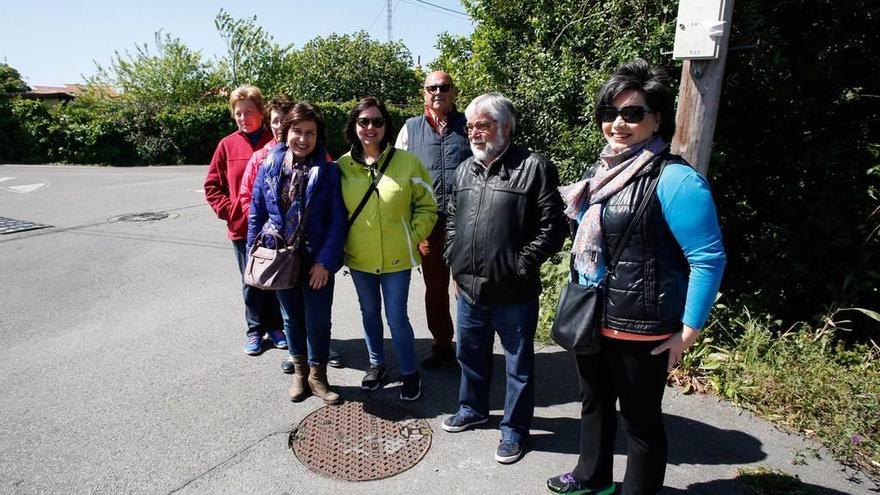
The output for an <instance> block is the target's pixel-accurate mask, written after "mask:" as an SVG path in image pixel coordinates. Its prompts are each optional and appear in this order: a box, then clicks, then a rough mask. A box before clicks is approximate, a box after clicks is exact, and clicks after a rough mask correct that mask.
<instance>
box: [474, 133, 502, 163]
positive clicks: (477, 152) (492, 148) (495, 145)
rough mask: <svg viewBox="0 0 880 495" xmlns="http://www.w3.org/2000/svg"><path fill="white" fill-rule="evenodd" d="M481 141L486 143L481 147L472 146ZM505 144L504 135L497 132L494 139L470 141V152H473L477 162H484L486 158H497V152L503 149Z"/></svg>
mask: <svg viewBox="0 0 880 495" xmlns="http://www.w3.org/2000/svg"><path fill="white" fill-rule="evenodd" d="M483 143H485V144H486V146H485V148H483V149H478V148H477V147H475V146H474V144H483ZM506 144H507V143H506V142H505V141H504V137H503V136H501V133H499V134H498V135H496V136H495V140H494V141H482V140H481V141H471V152H472V153H473V154H474V158H476V159H477V161H478V162H481V163H486V161H487V160H494V159H496V158H498V154H499V153H501V152H502V151H503V150H504V146H505V145H506Z"/></svg>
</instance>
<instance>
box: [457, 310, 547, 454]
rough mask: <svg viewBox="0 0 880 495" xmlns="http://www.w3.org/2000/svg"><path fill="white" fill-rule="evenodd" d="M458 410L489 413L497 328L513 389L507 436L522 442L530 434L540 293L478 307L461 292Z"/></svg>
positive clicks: (504, 426)
mask: <svg viewBox="0 0 880 495" xmlns="http://www.w3.org/2000/svg"><path fill="white" fill-rule="evenodd" d="M457 299H458V310H457V318H456V324H457V325H456V326H457V327H458V335H457V341H458V351H457V356H458V362H459V364H460V365H461V387H460V389H459V392H458V402H459V406H458V411H459V412H460V413H462V414H464V415H465V416H467V417H469V418H486V417H488V416H489V381H490V378H491V376H492V358H491V356H492V345H493V343H494V341H495V332H498V337H499V338H500V339H501V346H502V347H503V348H504V360H505V368H506V371H507V389H506V391H505V395H504V417H503V418H502V419H501V438H502V439H504V440H511V441H516V442H522V441H524V440H525V439H526V438H527V437H528V435H529V428H530V427H531V424H532V416H533V415H534V412H535V374H534V368H535V327H536V326H537V324H538V298H537V297H535V298H534V299H533V300H531V301H529V302H524V303H517V304H496V305H492V306H488V307H486V306H477V305H472V304H470V303H468V302H467V301H465V298H464V297H458V298H457Z"/></svg>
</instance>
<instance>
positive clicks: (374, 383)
mask: <svg viewBox="0 0 880 495" xmlns="http://www.w3.org/2000/svg"><path fill="white" fill-rule="evenodd" d="M383 378H385V365H384V364H371V365H370V369H369V370H368V371H367V374H366V375H364V379H363V380H361V388H362V389H364V390H376V389H377V388H379V382H381V381H382V379H383Z"/></svg>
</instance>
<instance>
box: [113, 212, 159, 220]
mask: <svg viewBox="0 0 880 495" xmlns="http://www.w3.org/2000/svg"><path fill="white" fill-rule="evenodd" d="M169 216H170V215H169V214H168V213H165V212H164V211H145V212H142V213H127V214H125V215H119V216H118V217H113V218H111V219H110V220H108V221H109V222H155V221H156V220H162V219H163V218H168V217H169Z"/></svg>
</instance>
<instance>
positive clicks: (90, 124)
mask: <svg viewBox="0 0 880 495" xmlns="http://www.w3.org/2000/svg"><path fill="white" fill-rule="evenodd" d="M354 105H355V102H354V101H350V102H344V103H332V102H329V103H328V102H325V103H319V104H318V106H319V107H320V108H321V109H322V111H323V113H324V116H325V119H326V120H327V140H328V143H327V144H328V150H329V151H330V153H331V154H332V155H333V156H334V157H338V156H341V155H342V154H344V153H345V152H346V151H348V145H347V144H346V143H345V139H344V137H343V132H342V129H343V126H344V125H345V119H346V116H347V115H348V112H349V111H350V110H351V109H352V108H353V107H354ZM389 111H390V112H391V114H392V120H393V122H394V124H395V127H396V128H399V127H400V125H401V124H402V123H403V121H404V120H406V118H407V117H409V116H410V115H413V114H414V113H415V112H417V111H418V110H417V109H413V108H398V107H390V108H389ZM234 129H235V125H234V123H233V121H232V119H231V118H230V116H229V111H228V109H227V106H226V104H225V103H224V102H215V103H208V104H202V105H193V106H177V107H170V106H162V105H150V104H138V103H130V102H124V101H112V100H111V101H108V100H94V101H89V100H87V101H82V102H73V103H70V104H68V105H58V106H46V105H44V104H41V103H40V102H37V101H34V100H25V99H20V98H13V99H11V100H10V99H6V98H4V99H0V132H3V135H4V136H8V137H9V139H8V140H6V141H5V142H4V143H2V144H0V162H4V163H9V162H19V163H77V164H98V165H181V164H207V163H208V162H209V161H210V160H211V155H212V154H213V153H214V148H215V147H216V146H217V142H218V141H220V139H221V138H222V137H223V136H225V135H226V134H229V133H230V132H232V131H233V130H234Z"/></svg>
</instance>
